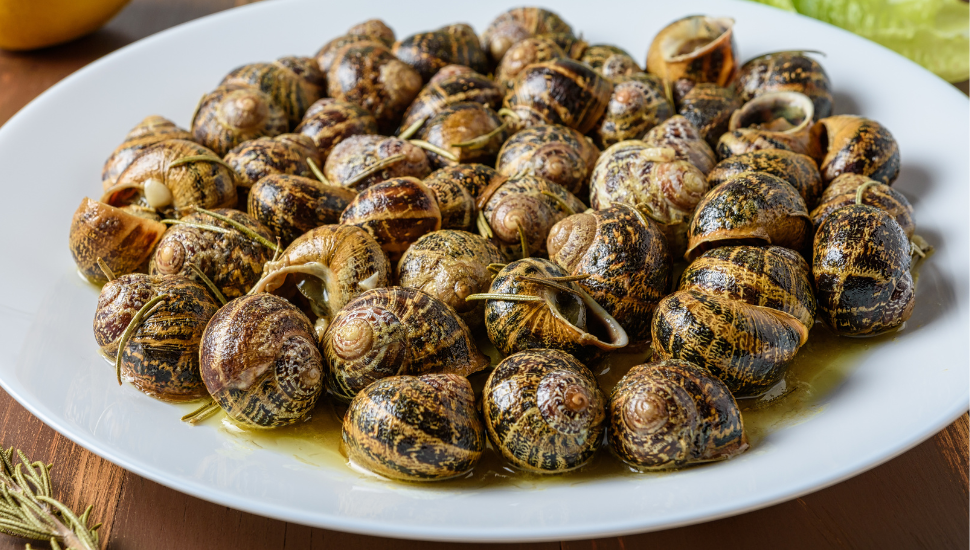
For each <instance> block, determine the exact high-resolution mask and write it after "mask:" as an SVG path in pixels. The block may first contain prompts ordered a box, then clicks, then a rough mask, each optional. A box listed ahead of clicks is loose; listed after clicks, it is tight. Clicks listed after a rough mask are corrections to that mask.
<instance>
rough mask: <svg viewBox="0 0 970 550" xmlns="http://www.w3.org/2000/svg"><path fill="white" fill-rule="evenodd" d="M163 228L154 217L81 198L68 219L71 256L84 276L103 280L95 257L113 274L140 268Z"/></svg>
mask: <svg viewBox="0 0 970 550" xmlns="http://www.w3.org/2000/svg"><path fill="white" fill-rule="evenodd" d="M166 229H167V228H166V227H165V225H163V224H162V223H160V222H159V221H158V220H152V219H148V218H144V217H141V216H137V215H134V214H131V213H129V212H126V211H125V210H123V209H120V208H115V207H113V206H109V205H107V204H103V203H100V202H97V201H93V200H91V199H89V198H84V199H81V204H80V206H78V207H77V210H76V211H75V212H74V217H73V218H71V229H70V236H69V246H70V250H71V256H72V257H73V258H74V263H75V264H76V265H77V269H78V272H79V273H81V275H83V276H84V278H85V279H87V280H89V281H92V282H94V283H103V282H105V281H107V280H108V277H107V275H105V273H104V272H103V271H101V268H100V267H99V266H98V259H99V258H100V259H101V260H103V261H104V263H105V264H107V265H108V268H109V269H111V271H112V272H113V273H114V274H115V275H125V274H127V273H133V272H135V271H138V270H141V269H144V266H145V263H146V262H147V261H148V257H149V256H151V254H152V250H153V249H154V248H155V243H157V242H158V241H159V239H161V238H162V235H163V234H164V233H165V230H166Z"/></svg>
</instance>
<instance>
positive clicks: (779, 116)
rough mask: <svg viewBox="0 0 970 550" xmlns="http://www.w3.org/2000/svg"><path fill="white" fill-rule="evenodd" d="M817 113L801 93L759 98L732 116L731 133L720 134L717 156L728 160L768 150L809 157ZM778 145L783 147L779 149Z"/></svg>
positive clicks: (775, 93)
mask: <svg viewBox="0 0 970 550" xmlns="http://www.w3.org/2000/svg"><path fill="white" fill-rule="evenodd" d="M814 112H815V107H814V105H813V104H812V100H811V99H809V97H808V96H806V95H803V94H800V93H798V92H769V93H765V94H762V95H759V96H758V97H755V98H754V99H752V100H750V101H748V102H747V103H745V104H744V105H742V106H741V108H740V109H738V110H736V111H734V114H732V115H731V121H730V123H729V124H728V130H730V132H729V133H726V134H723V135H721V137H720V139H719V140H718V142H717V146H716V149H717V151H718V154H719V155H720V156H721V158H728V157H730V156H733V155H739V154H741V153H747V152H749V151H755V150H759V149H766V148H780V149H790V150H792V151H794V152H796V153H802V154H807V153H809V151H810V146H809V132H810V131H811V129H812V117H813V116H814V115H813V113H814ZM745 130H748V131H745ZM775 142H780V143H781V144H782V146H781V147H776V146H775V145H774V143H775Z"/></svg>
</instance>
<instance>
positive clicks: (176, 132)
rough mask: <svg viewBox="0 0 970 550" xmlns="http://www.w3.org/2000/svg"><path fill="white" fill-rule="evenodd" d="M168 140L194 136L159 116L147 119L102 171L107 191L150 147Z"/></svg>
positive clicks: (116, 151)
mask: <svg viewBox="0 0 970 550" xmlns="http://www.w3.org/2000/svg"><path fill="white" fill-rule="evenodd" d="M166 139H187V140H189V141H191V140H192V134H191V133H190V132H189V131H188V130H183V129H181V128H179V127H178V126H176V125H175V123H174V122H172V121H171V120H168V119H167V118H164V117H160V116H158V115H152V116H149V117H146V118H145V120H143V121H141V122H139V123H138V125H137V126H135V127H134V128H132V129H131V131H130V132H128V135H126V136H125V141H124V142H123V143H122V144H121V145H119V146H118V148H117V149H115V150H114V151H113V152H112V153H111V156H110V157H108V160H106V161H105V163H104V168H102V170H101V185H102V187H104V189H105V190H108V189H110V188H111V186H112V185H114V184H115V181H116V180H117V179H118V176H119V175H121V173H122V172H124V171H125V168H128V165H129V164H131V162H132V161H133V160H135V157H137V156H138V155H140V154H141V153H142V151H143V150H144V149H145V148H146V147H148V146H149V145H154V144H156V143H158V142H160V141H165V140H166Z"/></svg>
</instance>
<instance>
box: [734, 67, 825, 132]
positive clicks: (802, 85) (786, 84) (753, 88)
mask: <svg viewBox="0 0 970 550" xmlns="http://www.w3.org/2000/svg"><path fill="white" fill-rule="evenodd" d="M735 87H736V88H737V92H738V96H739V97H740V98H741V101H742V102H747V101H750V100H752V99H754V98H755V97H757V96H759V95H762V94H764V93H767V92H783V91H785V92H799V93H802V94H805V95H806V96H808V97H809V98H811V100H812V103H813V104H814V105H815V116H814V118H815V120H819V119H821V118H825V117H827V116H829V115H831V114H832V85H831V83H830V82H829V76H828V75H827V74H826V73H825V69H823V68H822V65H820V64H819V63H818V61H815V60H814V59H812V58H811V57H808V56H807V55H805V52H798V51H794V52H776V53H768V54H765V55H761V56H758V57H756V58H754V59H752V60H750V61H747V62H745V64H744V65H742V66H741V70H740V72H739V73H738V80H737V82H736V83H735Z"/></svg>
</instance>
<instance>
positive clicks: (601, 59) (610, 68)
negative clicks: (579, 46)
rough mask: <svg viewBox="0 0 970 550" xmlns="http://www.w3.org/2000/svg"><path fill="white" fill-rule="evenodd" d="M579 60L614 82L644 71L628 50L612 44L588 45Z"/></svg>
mask: <svg viewBox="0 0 970 550" xmlns="http://www.w3.org/2000/svg"><path fill="white" fill-rule="evenodd" d="M579 60H580V61H582V62H583V63H585V64H587V65H589V66H590V67H592V68H593V70H594V71H596V72H598V73H599V74H601V75H603V78H606V79H607V80H611V81H613V83H617V82H621V81H623V80H625V79H626V77H629V76H632V75H635V74H639V73H642V72H643V69H641V68H640V65H637V62H636V61H634V59H633V57H631V56H630V54H629V53H627V51H626V50H624V49H622V48H618V47H616V46H612V45H610V44H594V45H592V46H588V47H587V48H586V49H585V50H584V51H583V55H582V57H580V58H579Z"/></svg>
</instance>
